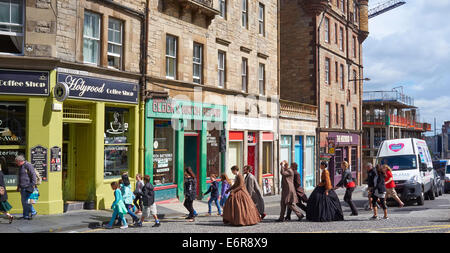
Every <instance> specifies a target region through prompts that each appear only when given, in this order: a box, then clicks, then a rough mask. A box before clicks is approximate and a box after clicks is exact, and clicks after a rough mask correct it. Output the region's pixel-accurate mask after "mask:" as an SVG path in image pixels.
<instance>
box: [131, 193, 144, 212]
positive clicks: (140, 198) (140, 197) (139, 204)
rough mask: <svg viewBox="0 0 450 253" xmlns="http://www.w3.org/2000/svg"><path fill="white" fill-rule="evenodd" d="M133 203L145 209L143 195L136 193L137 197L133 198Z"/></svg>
mask: <svg viewBox="0 0 450 253" xmlns="http://www.w3.org/2000/svg"><path fill="white" fill-rule="evenodd" d="M133 204H134V205H135V206H136V207H137V208H138V209H139V210H140V211H141V212H142V210H144V204H143V201H142V195H140V194H138V195H136V198H135V199H134V200H133Z"/></svg>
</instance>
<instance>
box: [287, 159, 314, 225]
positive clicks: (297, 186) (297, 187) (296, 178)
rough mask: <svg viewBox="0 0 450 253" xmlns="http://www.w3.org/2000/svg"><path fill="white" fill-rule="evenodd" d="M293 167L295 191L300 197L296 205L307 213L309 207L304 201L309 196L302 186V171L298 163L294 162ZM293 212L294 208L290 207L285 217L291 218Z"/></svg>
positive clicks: (306, 200)
mask: <svg viewBox="0 0 450 253" xmlns="http://www.w3.org/2000/svg"><path fill="white" fill-rule="evenodd" d="M291 167H292V170H293V171H294V188H295V192H296V193H297V198H298V202H297V203H296V205H297V206H298V207H300V209H302V210H303V211H305V213H306V210H307V208H306V205H305V204H304V203H307V202H308V197H307V196H306V193H305V190H304V189H303V187H302V186H301V182H302V177H301V176H300V173H298V170H297V169H298V165H297V163H292V164H291ZM291 213H292V210H291V209H290V208H289V207H288V208H287V213H286V217H285V218H284V219H285V220H291Z"/></svg>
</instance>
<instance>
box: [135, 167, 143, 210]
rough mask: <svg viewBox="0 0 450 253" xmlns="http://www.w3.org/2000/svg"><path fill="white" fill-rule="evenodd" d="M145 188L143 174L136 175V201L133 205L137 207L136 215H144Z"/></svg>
mask: <svg viewBox="0 0 450 253" xmlns="http://www.w3.org/2000/svg"><path fill="white" fill-rule="evenodd" d="M143 187H144V181H142V176H141V174H136V188H135V190H134V196H135V198H134V200H133V204H134V206H136V207H137V209H138V210H137V212H136V214H140V213H142V210H143V207H142V188H143Z"/></svg>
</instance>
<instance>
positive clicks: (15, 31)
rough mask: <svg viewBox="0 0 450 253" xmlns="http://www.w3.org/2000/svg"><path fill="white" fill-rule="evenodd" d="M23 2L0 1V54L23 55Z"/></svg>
mask: <svg viewBox="0 0 450 253" xmlns="http://www.w3.org/2000/svg"><path fill="white" fill-rule="evenodd" d="M23 3H24V1H23V0H0V53H8V54H23V44H24V43H23V41H24V39H23V38H24V37H23V34H24V32H23V16H24V15H23V13H24V4H23Z"/></svg>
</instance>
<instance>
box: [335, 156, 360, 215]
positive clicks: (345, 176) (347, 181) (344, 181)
mask: <svg viewBox="0 0 450 253" xmlns="http://www.w3.org/2000/svg"><path fill="white" fill-rule="evenodd" d="M341 169H342V177H341V181H339V183H337V185H336V187H335V188H334V189H337V188H339V187H345V189H346V190H345V195H344V201H345V202H346V203H347V204H348V205H349V206H350V209H351V210H352V213H351V214H350V216H358V210H357V209H356V207H355V204H354V203H353V201H352V194H353V191H354V190H355V187H356V185H355V182H354V180H353V176H352V172H351V170H349V165H348V162H346V161H344V162H342V164H341Z"/></svg>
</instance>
